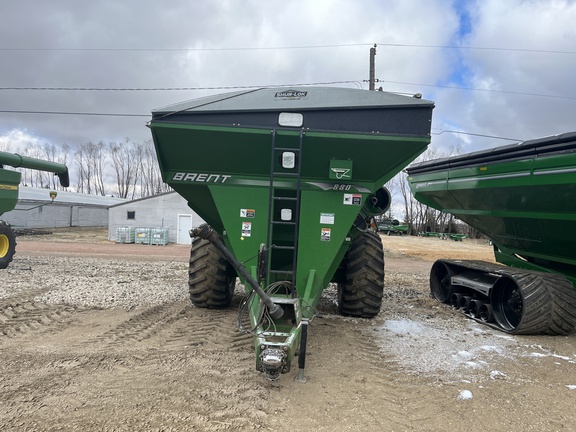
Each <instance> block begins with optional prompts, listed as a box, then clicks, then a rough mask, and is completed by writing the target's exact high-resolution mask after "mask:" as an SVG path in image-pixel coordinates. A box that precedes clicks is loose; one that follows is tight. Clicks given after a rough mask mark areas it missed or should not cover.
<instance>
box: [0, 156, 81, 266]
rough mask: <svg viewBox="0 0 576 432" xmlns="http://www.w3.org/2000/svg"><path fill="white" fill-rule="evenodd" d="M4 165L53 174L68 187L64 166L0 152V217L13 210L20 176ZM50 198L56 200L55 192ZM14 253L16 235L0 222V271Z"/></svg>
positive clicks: (51, 192)
mask: <svg viewBox="0 0 576 432" xmlns="http://www.w3.org/2000/svg"><path fill="white" fill-rule="evenodd" d="M4 165H9V166H11V167H14V168H29V169H34V170H39V171H48V172H53V173H55V174H56V175H57V176H58V178H59V179H60V184H61V185H62V186H63V187H68V186H69V184H70V179H69V177H68V168H67V167H66V165H64V164H60V163H56V162H50V161H45V160H42V159H35V158H31V157H26V156H20V155H18V154H15V153H6V152H0V216H2V215H3V214H4V213H6V212H9V211H11V210H13V209H14V208H15V207H16V203H17V202H18V187H19V185H20V178H21V174H20V173H19V172H18V171H14V170H8V169H5V168H4ZM49 194H50V198H51V199H52V200H54V198H56V192H55V191H49ZM15 251H16V235H15V233H14V230H13V229H12V227H11V226H10V225H9V224H8V223H6V222H4V221H1V220H0V269H5V268H6V267H8V265H9V264H10V262H12V259H13V257H14V253H15Z"/></svg>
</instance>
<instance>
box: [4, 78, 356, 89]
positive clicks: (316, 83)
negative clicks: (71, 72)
mask: <svg viewBox="0 0 576 432" xmlns="http://www.w3.org/2000/svg"><path fill="white" fill-rule="evenodd" d="M332 84H355V85H357V86H360V87H361V85H360V83H359V82H358V81H352V80H349V81H325V82H314V83H293V84H269V85H251V86H215V87H140V88H137V87H134V88H131V87H126V88H123V87H110V88H106V87H0V91H1V90H31V91H35V90H46V91H182V90H233V89H252V88H267V87H292V86H315V85H332Z"/></svg>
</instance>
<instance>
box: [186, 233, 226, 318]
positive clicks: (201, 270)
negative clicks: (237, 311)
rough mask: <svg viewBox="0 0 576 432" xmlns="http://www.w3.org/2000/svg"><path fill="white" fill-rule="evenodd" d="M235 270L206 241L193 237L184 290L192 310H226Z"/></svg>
mask: <svg viewBox="0 0 576 432" xmlns="http://www.w3.org/2000/svg"><path fill="white" fill-rule="evenodd" d="M235 285H236V270H234V267H232V265H231V264H230V263H229V262H228V261H227V260H226V258H224V256H223V255H222V253H221V252H220V251H219V250H218V249H217V248H216V247H215V246H214V245H213V244H212V243H210V242H209V241H208V240H204V239H201V238H200V237H195V238H194V239H193V240H192V249H191V251H190V266H189V269H188V290H189V293H190V300H191V301H192V304H194V306H198V307H202V308H209V309H223V308H227V307H229V306H230V304H231V303H232V297H233V295H234V287H235Z"/></svg>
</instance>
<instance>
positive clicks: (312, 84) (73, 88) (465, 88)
mask: <svg viewBox="0 0 576 432" xmlns="http://www.w3.org/2000/svg"><path fill="white" fill-rule="evenodd" d="M375 81H376V82H382V83H384V82H386V83H389V84H402V85H411V86H417V87H435V88H446V89H453V90H464V91H478V92H485V93H503V94H512V95H520V96H535V97H547V98H556V99H568V100H576V97H573V96H560V95H552V94H545V93H528V92H518V91H510V90H493V89H482V88H474V87H458V86H445V85H438V84H422V83H411V82H402V81H388V80H381V79H377V80H375ZM331 84H355V85H356V86H360V83H359V82H358V81H352V80H347V81H328V82H316V83H294V84H270V85H254V86H215V87H126V88H122V87H109V88H108V87H0V91H8V90H14V91H197V90H234V89H251V88H266V87H292V86H314V85H331ZM389 93H395V92H389Z"/></svg>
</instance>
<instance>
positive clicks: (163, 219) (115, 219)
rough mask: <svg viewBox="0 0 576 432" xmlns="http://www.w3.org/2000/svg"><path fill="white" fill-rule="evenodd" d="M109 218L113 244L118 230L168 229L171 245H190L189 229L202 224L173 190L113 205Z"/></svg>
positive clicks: (200, 219)
mask: <svg viewBox="0 0 576 432" xmlns="http://www.w3.org/2000/svg"><path fill="white" fill-rule="evenodd" d="M108 216H109V219H108V239H109V240H114V241H116V240H118V239H117V232H118V228H128V227H133V228H135V229H138V228H152V229H160V228H167V229H168V236H169V241H170V243H178V244H191V239H190V235H189V231H190V229H192V228H196V227H198V226H200V225H201V224H203V223H204V220H203V219H202V218H200V216H198V214H196V213H195V212H194V211H192V210H191V209H190V207H189V206H188V203H187V202H186V200H185V199H184V198H182V196H180V195H178V194H177V193H176V192H174V191H172V192H165V193H162V194H158V195H153V196H150V197H145V198H139V199H136V200H133V201H127V202H123V203H119V204H116V205H113V206H111V207H110V208H109V213H108Z"/></svg>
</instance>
